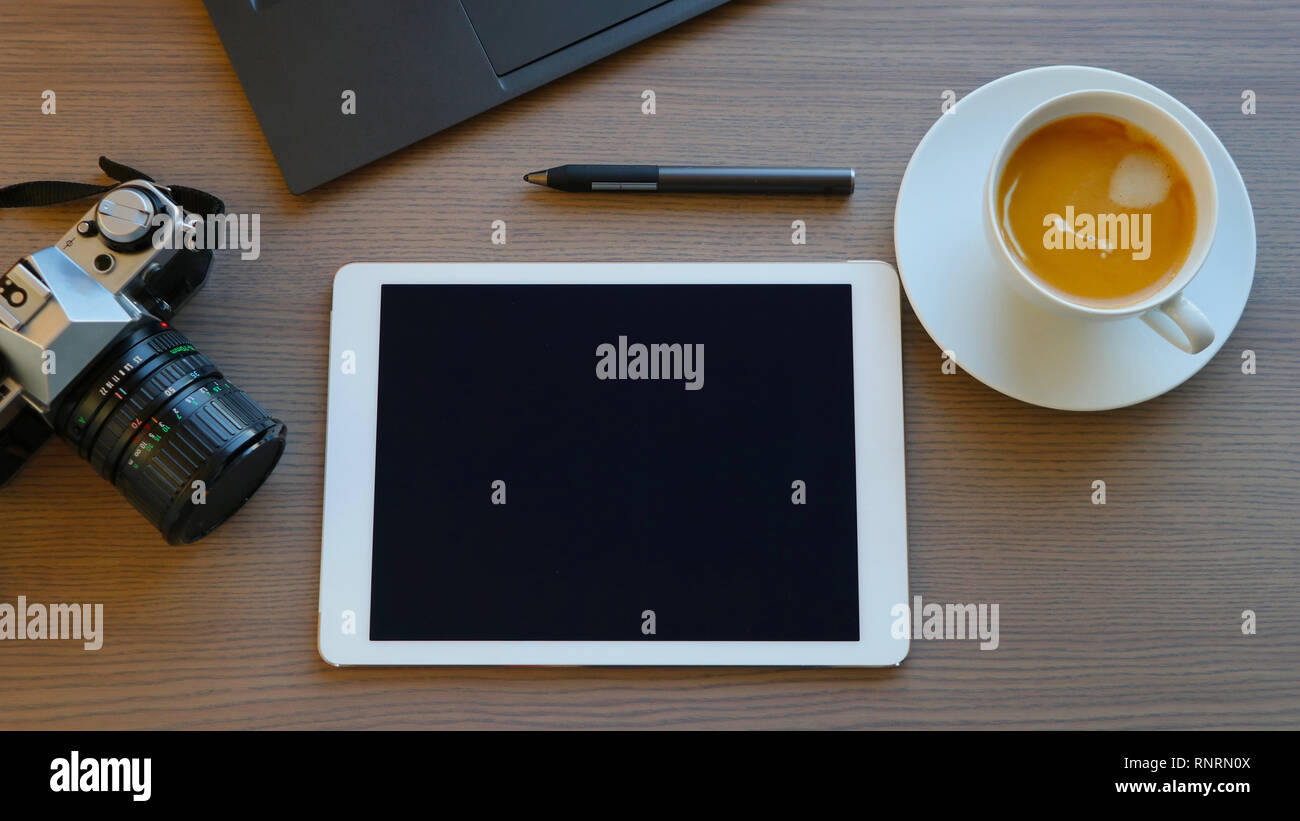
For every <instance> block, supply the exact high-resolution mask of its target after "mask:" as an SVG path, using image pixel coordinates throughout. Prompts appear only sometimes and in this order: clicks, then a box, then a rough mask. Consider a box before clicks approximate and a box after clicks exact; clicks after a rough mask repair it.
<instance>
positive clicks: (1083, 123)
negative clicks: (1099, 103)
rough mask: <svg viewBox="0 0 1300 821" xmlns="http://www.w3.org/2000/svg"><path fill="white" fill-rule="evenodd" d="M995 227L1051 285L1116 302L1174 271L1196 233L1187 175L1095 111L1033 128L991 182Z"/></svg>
mask: <svg viewBox="0 0 1300 821" xmlns="http://www.w3.org/2000/svg"><path fill="white" fill-rule="evenodd" d="M997 193H998V203H999V207H1000V213H999V219H998V223H999V224H998V228H999V230H1000V231H1001V232H1002V235H1003V237H1004V238H1005V239H1006V240H1007V244H1008V246H1010V247H1011V248H1012V250H1013V253H1015V255H1016V256H1018V257H1019V258H1020V259H1021V261H1022V262H1023V263H1024V264H1025V267H1027V268H1028V269H1029V270H1030V271H1031V272H1032V273H1033V274H1034V276H1035V277H1037V278H1038V279H1039V280H1040V281H1041V282H1042V283H1043V284H1044V285H1045V286H1047V288H1048V289H1049V290H1050V291H1053V292H1055V293H1057V294H1058V295H1060V296H1061V297H1063V298H1064V299H1067V300H1069V301H1072V302H1076V303H1080V304H1084V305H1090V306H1095V307H1103V308H1106V307H1121V306H1124V305H1128V304H1132V303H1135V302H1140V301H1141V300H1143V299H1146V298H1147V297H1148V296H1151V295H1154V294H1156V293H1158V292H1159V291H1160V290H1161V289H1162V288H1164V287H1165V285H1167V284H1168V283H1169V282H1170V281H1171V280H1172V279H1173V278H1174V276H1176V275H1177V273H1178V271H1179V270H1180V269H1181V268H1182V265H1183V263H1184V262H1185V261H1186V259H1187V255H1188V253H1189V252H1190V250H1191V245H1192V239H1193V237H1194V236H1195V233H1196V201H1195V197H1194V196H1193V194H1192V188H1191V183H1190V182H1189V181H1188V179H1187V175H1186V173H1185V172H1184V171H1183V169H1182V167H1181V166H1180V165H1179V164H1178V162H1177V160H1175V159H1174V157H1173V155H1172V153H1170V151H1169V150H1168V149H1167V148H1166V147H1165V146H1164V145H1163V144H1161V143H1160V142H1159V141H1158V140H1157V139H1156V138H1155V137H1153V136H1152V135H1150V134H1148V133H1147V132H1146V131H1144V130H1142V129H1140V128H1138V127H1137V126H1135V125H1133V124H1132V123H1128V122H1125V121H1123V120H1120V119H1118V118H1115V117H1109V116H1105V115H1100V114H1082V115H1075V116H1070V117H1063V118H1061V119H1059V120H1054V121H1052V122H1049V123H1047V124H1046V125H1044V126H1042V127H1040V128H1039V129H1038V130H1036V131H1034V132H1033V133H1032V134H1030V135H1029V136H1028V137H1026V138H1025V139H1024V141H1023V142H1021V143H1020V145H1019V146H1017V147H1016V149H1015V150H1014V151H1013V152H1012V153H1011V156H1010V157H1009V158H1008V160H1007V163H1006V166H1005V168H1004V169H1003V171H1002V176H1001V178H1000V179H999V180H998V191H997Z"/></svg>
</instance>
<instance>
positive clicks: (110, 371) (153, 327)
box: [53, 319, 285, 544]
mask: <svg viewBox="0 0 1300 821" xmlns="http://www.w3.org/2000/svg"><path fill="white" fill-rule="evenodd" d="M53 421H54V426H55V430H56V431H58V433H59V435H61V436H62V437H63V438H64V439H66V440H67V441H68V442H69V443H71V444H72V446H73V447H75V448H76V449H77V452H78V453H79V454H80V455H81V456H82V458H84V459H86V460H87V461H89V462H90V464H91V466H92V467H93V468H95V470H96V471H98V472H99V474H100V475H101V476H103V477H104V478H105V479H107V480H109V481H110V482H112V483H113V484H114V485H116V486H117V488H118V490H120V491H122V494H123V495H124V496H126V498H127V499H128V500H129V501H130V502H131V504H133V505H135V507H136V509H137V510H139V511H140V512H141V513H143V514H144V515H145V517H146V518H148V519H149V521H151V522H153V524H154V526H155V527H157V528H158V529H159V530H160V531H162V534H163V536H165V537H166V539H167V541H168V542H170V543H171V544H189V543H191V542H195V541H198V540H199V539H201V538H203V537H204V536H206V535H208V534H209V533H211V532H212V531H213V530H215V529H216V528H217V527H218V526H219V525H220V524H221V523H222V522H224V521H226V519H228V518H230V517H231V516H232V515H233V514H234V513H235V511H237V510H239V508H240V507H242V506H243V504H244V503H245V502H246V501H248V499H249V497H251V496H252V495H253V493H254V492H255V491H256V490H257V489H258V488H259V487H260V486H261V485H262V482H264V481H266V477H267V476H269V475H270V473H271V471H272V470H273V469H274V468H275V465H276V463H277V462H278V461H279V460H280V455H281V454H282V453H283V452H284V445H285V426H284V424H283V423H282V422H280V421H279V420H278V419H274V418H272V417H271V416H269V415H267V413H266V412H265V411H264V410H262V409H261V408H260V407H259V406H258V405H257V403H256V402H254V401H253V400H252V399H250V398H249V397H248V395H247V394H245V393H244V392H243V391H242V390H240V389H239V388H237V387H235V386H234V385H232V384H231V383H230V382H229V381H227V380H226V379H225V377H224V376H222V374H221V371H220V370H219V369H218V368H217V366H216V365H214V364H213V363H212V360H210V359H208V358H207V357H206V356H204V355H203V354H201V353H199V351H198V349H197V348H195V347H194V345H193V343H191V342H190V341H189V340H188V339H186V338H185V336H184V335H183V334H181V333H180V332H178V331H176V330H175V329H172V328H169V327H167V326H166V325H164V324H163V323H161V322H158V321H157V320H155V319H148V320H146V321H143V322H141V323H140V324H138V325H136V326H134V327H133V328H131V329H130V330H128V331H126V332H125V333H123V334H122V335H121V336H120V337H118V339H117V340H116V341H115V342H114V343H113V344H112V345H110V346H109V347H108V349H107V350H106V351H105V352H104V354H103V355H102V356H100V358H99V359H98V360H97V361H96V362H95V363H94V364H93V365H91V366H90V367H89V368H87V369H86V372H85V374H83V375H82V376H81V377H80V378H79V379H78V380H77V381H76V382H75V383H74V384H73V385H72V386H71V387H69V388H68V390H67V391H65V392H64V394H63V398H62V399H60V401H59V403H58V405H57V406H56V407H55V409H54V413H53Z"/></svg>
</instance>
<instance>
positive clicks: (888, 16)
mask: <svg viewBox="0 0 1300 821" xmlns="http://www.w3.org/2000/svg"><path fill="white" fill-rule="evenodd" d="M1186 6H1187V8H1186V9H1183V10H1174V9H1171V8H1170V4H1163V3H1162V4H1145V3H1133V2H1129V0H1124V2H1112V1H1111V0H1103V1H1102V2H1091V3H1084V4H1058V3H1054V2H1053V3H1048V2H1040V3H1028V4H1027V3H974V2H971V3H964V2H951V1H950V0H949V1H944V2H924V3H904V4H898V3H892V2H891V3H884V2H879V3H877V2H871V3H867V2H863V3H855V2H851V0H817V1H816V2H810V1H809V0H799V2H794V0H784V1H778V0H771V2H745V1H744V0H736V2H733V3H731V4H730V5H728V6H724V7H723V8H721V9H719V10H717V11H716V12H713V13H710V14H708V15H705V16H704V17H701V18H699V19H696V20H694V21H691V22H689V23H686V24H684V25H682V26H681V27H679V28H677V29H675V30H673V31H670V32H668V33H666V34H664V35H661V36H659V37H657V38H654V39H652V40H650V41H647V42H645V43H642V44H640V45H638V46H636V47H633V48H630V49H628V50H626V51H624V52H621V53H619V54H617V55H615V56H613V57H611V58H609V59H607V60H605V61H603V62H602V63H600V64H598V65H596V66H593V67H591V68H589V69H587V70H584V71H580V72H578V73H576V74H574V75H572V76H570V77H567V78H565V79H563V80H560V81H558V82H555V83H553V84H551V85H549V86H546V87H545V88H543V89H541V90H539V91H537V92H535V93H533V94H531V95H529V96H526V97H524V98H522V99H519V100H516V101H514V102H511V103H508V104H506V105H504V106H501V107H500V108H499V109H496V110H494V111H492V112H489V113H487V114H486V115H484V116H481V117H478V118H477V119H474V120H472V121H470V122H468V123H465V124H462V125H460V126H458V127H456V128H453V129H451V130H450V131H447V132H445V133H443V134H441V135H439V136H436V137H434V138H432V139H428V140H425V141H424V142H422V143H420V144H418V145H417V146H415V147H413V148H410V149H408V150H405V151H402V152H400V153H398V154H397V155H395V156H391V157H388V158H387V159H384V160H382V161H380V162H377V163H375V164H373V165H370V166H368V167H366V168H364V169H362V170H361V171H358V172H356V173H353V174H351V175H349V176H347V177H345V178H343V179H341V180H339V181H336V182H334V183H332V184H329V185H326V186H325V187H323V188H320V189H317V190H316V191H313V192H311V193H310V194H308V195H306V196H302V197H295V196H292V195H290V194H289V193H288V191H287V189H286V188H285V185H284V183H283V182H282V180H281V178H280V176H279V173H278V171H277V170H276V167H275V165H274V163H273V162H272V158H271V153H270V151H269V150H268V148H267V145H266V143H265V141H264V140H263V138H262V135H261V132H260V130H259V129H258V126H257V123H256V121H255V120H254V118H253V115H252V112H251V110H250V108H249V106H248V103H247V101H246V100H245V98H244V96H243V94H242V93H241V91H240V87H239V83H238V81H237V80H236V78H235V74H234V72H233V71H232V69H231V67H230V64H229V62H228V61H227V59H226V56H225V53H224V52H223V51H222V49H221V45H220V43H219V42H218V40H217V36H216V34H215V32H214V31H213V28H212V26H211V24H210V23H209V21H208V19H207V16H206V14H205V13H204V11H203V8H202V6H201V4H199V3H197V2H193V3H183V4H168V7H167V10H166V12H161V11H160V10H159V9H158V6H157V5H156V4H154V3H150V2H146V0H131V2H125V3H118V4H114V5H113V6H112V8H106V7H103V6H99V7H94V8H87V7H85V6H84V5H79V4H74V3H64V2H41V3H21V4H20V3H6V4H5V5H4V6H3V8H2V9H0V123H2V124H3V125H2V126H0V184H2V183H9V182H16V181H20V180H27V179H36V178H59V179H68V178H72V179H86V180H96V179H99V177H98V175H97V172H96V168H95V159H96V157H97V156H98V155H99V154H100V153H104V154H107V155H109V156H111V157H113V158H115V159H118V160H121V161H123V162H127V163H129V164H132V165H136V166H138V167H140V168H143V169H145V170H147V171H149V172H150V173H152V174H154V175H155V176H157V177H158V178H159V179H162V180H164V181H173V182H184V183H188V184H192V185H196V186H198V187H201V188H206V189H209V190H212V191H214V192H217V193H219V194H220V196H222V197H223V198H224V199H225V200H226V202H227V203H228V205H229V207H230V208H231V209H232V210H235V211H241V212H255V213H259V214H261V218H262V256H261V258H260V259H259V260H257V261H255V262H242V261H240V260H239V259H238V257H237V256H235V255H229V254H227V255H226V256H224V257H220V258H219V259H218V263H217V268H216V269H215V270H214V275H213V278H212V280H211V281H210V283H209V285H208V286H207V288H206V290H205V291H204V292H203V293H202V294H201V295H200V296H199V298H198V299H196V300H195V302H194V303H193V304H192V305H191V306H190V307H189V308H188V309H187V310H186V312H185V313H184V314H183V315H182V316H181V317H180V320H179V322H178V325H179V327H180V328H181V329H182V330H184V331H185V332H187V333H188V334H189V335H190V336H191V337H192V338H193V339H195V340H196V341H197V342H198V343H199V344H200V345H201V346H202V347H203V349H204V351H205V352H206V353H208V354H210V355H211V356H212V357H213V359H215V360H216V361H217V362H219V363H221V364H222V365H223V366H225V368H226V369H227V372H228V373H229V374H232V375H233V377H234V379H235V381H236V382H237V383H239V384H240V385H241V386H243V387H245V388H247V389H248V390H249V391H250V392H251V393H252V395H253V396H255V397H257V398H258V400H259V401H261V402H263V403H264V404H265V405H266V406H267V407H268V408H270V409H272V410H273V411H274V412H276V413H277V414H278V415H280V416H281V417H282V418H284V419H285V420H286V421H287V422H288V424H289V427H290V430H291V440H290V449H289V452H288V455H287V456H286V457H285V459H284V461H283V462H282V464H281V466H280V468H279V469H278V471H277V472H276V473H275V474H274V475H273V477H272V478H271V480H270V482H269V484H268V485H267V486H266V487H265V488H264V489H263V490H262V491H261V492H260V493H259V494H258V495H257V496H256V497H255V498H254V500H253V501H252V502H251V503H250V504H249V506H248V507H247V508H246V509H245V511H244V512H242V513H241V514H240V515H239V516H238V517H237V518H235V519H234V520H233V521H232V522H230V523H229V524H227V525H226V526H225V527H224V528H223V529H222V530H220V531H219V532H218V533H217V534H216V535H214V536H213V537H211V538H210V539H208V540H207V541H205V542H203V543H202V545H201V546H198V547H194V548H186V549H175V548H169V547H167V546H166V545H165V544H163V543H162V542H161V540H160V539H159V538H158V536H157V535H156V534H155V532H154V531H153V530H152V529H151V528H150V527H149V525H148V524H146V523H145V521H144V520H143V519H141V518H140V517H139V516H138V515H137V514H136V513H135V511H134V510H132V509H131V508H130V506H129V505H128V504H127V503H126V502H125V501H124V500H123V499H122V498H121V497H120V496H119V495H118V493H117V491H116V490H114V489H113V488H112V487H110V486H109V485H108V484H107V483H105V482H103V481H102V480H100V479H98V478H96V477H95V475H94V474H93V473H92V472H91V470H90V469H89V468H88V467H87V466H86V465H85V464H84V463H82V462H81V461H80V460H78V459H77V458H76V457H75V456H74V455H73V454H72V453H71V452H70V450H69V449H68V448H67V447H66V446H65V445H64V444H62V443H61V442H58V441H52V442H50V443H49V444H47V445H46V446H45V448H44V449H43V450H42V452H41V453H40V454H39V457H38V458H37V459H36V460H35V461H34V463H33V464H32V465H31V466H30V467H29V469H28V470H26V471H25V472H24V473H23V474H22V475H21V476H20V478H19V479H18V480H17V481H16V482H15V483H14V484H13V485H11V486H9V487H7V488H5V489H4V490H3V491H0V602H10V603H13V602H14V601H16V598H17V596H19V595H25V596H27V597H28V598H29V600H33V601H36V600H39V601H46V602H83V601H87V602H102V603H103V604H104V608H105V622H106V628H105V632H106V638H105V643H104V647H103V649H102V650H100V651H98V652H86V651H83V650H82V649H81V648H80V646H79V645H78V644H76V643H74V642H44V643H41V642H30V641H23V642H19V641H6V642H2V643H0V694H3V695H2V696H0V728H233V727H269V728H311V727H353V728H360V727H374V728H469V727H475V728H520V727H523V728H528V727H536V728H543V727H546V728H555V727H605V728H687V727H695V728H704V727H713V728H716V727H732V728H790V727H805V728H806V727H812V728H831V727H853V728H870V727H909V728H963V727H965V728H974V727H1002V728H1022V727H1052V728H1071V727H1073V728H1079V727H1091V728H1134V727H1186V728H1206V727H1208V728H1226V727H1256V728H1266V727H1290V728H1296V727H1300V604H1297V589H1300V569H1298V568H1300V561H1298V559H1300V555H1298V549H1297V537H1298V534H1300V505H1297V496H1298V495H1300V494H1298V491H1300V456H1298V454H1300V433H1298V431H1300V378H1298V377H1297V373H1300V370H1298V369H1300V355H1298V354H1297V352H1298V351H1300V334H1298V333H1297V331H1298V330H1300V323H1297V321H1296V316H1297V308H1300V276H1297V273H1296V270H1297V263H1298V262H1300V252H1298V251H1300V232H1297V231H1296V222H1297V220H1300V207H1298V206H1297V203H1300V171H1298V170H1297V169H1298V166H1297V164H1296V157H1297V156H1300V144H1298V143H1300V141H1298V138H1297V133H1298V131H1297V129H1300V100H1298V96H1297V94H1296V92H1295V88H1294V75H1295V69H1296V66H1297V65H1300V48H1298V47H1297V42H1298V40H1297V37H1296V34H1297V32H1300V9H1298V8H1297V7H1295V6H1294V5H1292V6H1290V7H1289V8H1288V7H1285V6H1283V4H1280V3H1279V4H1276V5H1273V4H1267V3H1225V2H1221V0H1216V1H1215V2H1197V3H1188V4H1186ZM1052 63H1081V64H1093V65H1100V66H1104V67H1107V68H1112V69H1116V70H1119V71H1124V72H1127V73H1131V74H1134V75H1136V76H1139V77H1141V78H1143V79H1145V80H1148V81H1150V82H1152V83H1154V84H1156V85H1158V86H1160V87H1161V88H1164V89H1165V90H1167V91H1169V92H1170V93H1172V94H1174V95H1175V96H1177V97H1179V98H1180V99H1182V100H1183V101H1184V102H1186V103H1187V105H1189V106H1190V107H1191V108H1192V109H1193V110H1194V111H1196V112H1197V113H1198V114H1199V115H1200V116H1201V117H1202V118H1203V119H1204V120H1205V121H1206V122H1207V123H1209V125H1210V126H1211V127H1212V128H1213V129H1214V130H1215V131H1216V132H1217V133H1218V135H1219V137H1220V138H1221V139H1222V140H1223V142H1224V144H1225V145H1226V146H1227V147H1228V149H1229V151H1230V152H1231V153H1232V154H1233V156H1234V157H1235V158H1236V160H1237V163H1238V165H1239V166H1240V168H1241V171H1242V174H1243V176H1244V177H1245V180H1246V184H1247V186H1248V188H1249V190H1250V194H1251V199H1252V201H1253V203H1254V208H1255V219H1256V224H1257V226H1258V231H1259V263H1258V267H1257V270H1256V274H1255V284H1254V289H1253V292H1252V294H1251V299H1250V303H1249V304H1248V305H1247V306H1246V311H1245V316H1244V317H1243V318H1242V320H1241V324H1240V325H1239V326H1238V328H1237V330H1236V332H1235V333H1234V334H1233V335H1232V337H1231V338H1230V339H1229V340H1228V342H1227V344H1226V346H1225V347H1224V349H1223V350H1222V351H1221V352H1220V354H1219V355H1218V356H1217V357H1216V358H1215V359H1214V360H1213V361H1212V362H1210V363H1209V365H1208V366H1207V367H1206V368H1205V369H1204V371H1202V372H1201V373H1200V374H1199V375H1198V376H1196V377H1195V378H1193V379H1192V380H1190V381H1189V382H1188V383H1186V384H1184V385H1183V386H1182V387H1180V388H1178V389H1177V390H1174V391H1173V392H1172V393H1170V394H1168V395H1166V396H1163V397H1160V398H1158V399H1155V400H1153V401H1151V402H1147V403H1146V404H1143V405H1140V406H1138V407H1133V408H1128V409H1124V410H1118V411H1113V412H1107V413H1100V414H1093V415H1076V414H1070V413H1062V412H1056V411H1050V410H1044V409H1040V408H1036V407H1030V406H1028V405H1024V404H1021V403H1019V402H1016V401H1014V400H1011V399H1008V398H1006V397H1004V396H1001V395H1000V394H997V393H995V392H993V391H991V390H989V389H988V388H986V387H984V386H983V385H981V384H979V383H978V382H976V381H975V380H974V379H972V378H970V377H968V376H966V375H964V374H957V375H944V374H942V373H941V372H940V352H939V350H938V349H937V347H936V346H935V345H934V343H933V342H932V341H931V340H930V339H929V338H928V337H927V336H926V334H925V332H924V331H923V330H922V328H921V327H920V325H919V324H918V322H917V321H916V318H915V316H914V315H913V314H912V313H911V311H910V308H908V307H907V306H906V305H905V306H904V323H903V358H904V375H903V378H904V383H905V390H906V417H907V461H908V468H907V479H908V485H909V486H908V517H909V520H910V538H911V558H910V567H911V585H912V591H913V594H920V595H922V596H924V597H925V599H926V600H932V601H939V602H964V601H985V602H998V603H1000V608H1001V609H1000V616H1001V647H1000V648H999V649H998V650H996V651H993V652H981V651H980V650H979V649H978V647H977V646H976V644H975V643H973V642H957V641H951V642H947V641H932V642H924V641H918V642H914V644H913V648H912V653H911V656H910V657H909V658H908V660H907V661H906V662H905V663H904V664H903V666H902V667H901V668H898V669H889V670H874V671H861V670H817V669H794V670H782V669H752V668H746V669H735V670H729V669H685V670H678V669H482V670H463V669H416V670H397V669H375V670H336V669H332V668H330V667H328V666H326V665H325V664H324V663H323V662H322V661H321V660H320V659H319V657H318V656H317V654H316V626H317V625H316V621H317V615H316V597H317V573H318V568H319V537H320V515H321V480H322V469H323V448H324V429H325V380H326V345H327V330H328V321H329V320H328V318H329V300H330V284H331V278H332V276H333V273H334V271H335V270H336V269H337V268H338V267H339V266H340V265H342V264H343V263H346V262H350V261H353V260H394V261H396V260H530V259H543V260H665V261H668V260H702V261H703V260H734V259H752V260H843V259H851V258H879V259H886V260H890V261H891V262H892V261H893V259H894V251H893V242H892V220H893V213H894V199H895V196H896V194H897V191H898V184H899V179H900V177H901V175H902V172H903V169H904V167H905V166H906V163H907V160H908V158H909V156H910V155H911V152H912V149H913V147H914V146H915V145H916V143H917V142H918V141H919V140H920V139H921V137H922V135H924V134H925V132H926V130H927V129H928V128H929V127H930V125H931V123H932V122H933V121H934V120H935V118H936V117H937V116H939V107H940V103H941V99H940V95H941V93H942V92H943V90H944V89H953V90H955V91H956V92H957V94H958V95H965V94H967V93H969V92H970V91H972V90H974V89H975V88H977V87H978V86H980V85H982V84H983V83H986V82H988V81H990V80H992V79H994V78H996V77H999V76H1001V75H1003V74H1006V73H1009V72H1012V71H1016V70H1019V69H1022V68H1026V67H1030V66H1035V65H1044V64H1052ZM647 88H649V89H654V90H655V92H656V94H657V109H658V111H657V114H656V115H655V116H653V117H649V116H644V115H642V114H641V112H640V105H641V98H640V95H641V92H642V90H643V89H647ZM46 89H51V90H54V91H55V92H56V95H57V97H56V101H57V102H56V104H57V113H56V114H55V115H53V116H46V115H42V113H41V95H42V92H43V91H44V90H46ZM1243 89H1252V90H1254V91H1255V92H1256V94H1257V97H1258V111H1257V113H1256V114H1255V115H1254V116H1245V115H1243V113H1242V111H1241V93H1242V91H1243ZM362 104H364V101H362ZM657 158H663V159H664V160H676V161H691V162H696V163H717V164H725V163H752V164H762V163H767V164H774V163H779V162H802V161H816V162H818V163H821V164H825V165H854V166H856V167H857V169H858V173H859V190H858V192H857V194H856V195H855V196H854V197H852V199H849V200H839V199H824V200H821V199H816V200H812V199H810V200H800V201H799V202H797V203H793V202H790V201H788V200H784V199H779V198H778V199H764V198H761V197H755V198H729V199H724V198H717V197H708V196H703V197H685V196H682V197H667V196H663V197H656V198H655V199H654V201H653V202H651V201H650V200H649V199H641V198H639V197H630V196H629V197H578V196H573V197H564V196H558V195H557V196H552V195H548V194H547V192H543V191H540V190H537V189H533V188H530V187H528V186H525V185H523V184H521V183H520V180H519V175H520V173H521V172H523V171H526V170H532V169H535V168H541V167H545V166H548V165H552V164H559V163H563V162H567V161H573V160H577V161H588V162H602V161H603V162H617V161H626V160H642V159H645V160H650V159H657ZM85 207H86V205H85V204H84V203H81V204H76V205H67V206H61V207H53V208H46V209H40V210H30V211H8V212H0V257H3V258H5V259H9V260H14V259H17V258H18V257H19V256H21V255H22V254H25V253H29V252H31V251H35V250H36V249H38V248H41V247H43V246H46V245H49V244H51V243H52V242H53V241H54V240H55V239H56V238H57V237H58V235H59V234H61V233H62V232H63V231H64V230H66V228H67V227H68V226H69V224H70V223H71V221H72V220H73V219H75V218H76V217H77V216H78V215H79V214H80V213H81V211H82V209H84V208H85ZM495 219H504V220H506V221H507V223H508V226H509V228H508V232H509V233H508V238H509V244H508V245H507V246H505V247H497V246H493V245H491V244H490V242H489V226H490V223H491V222H492V221H493V220H495ZM792 219H804V220H806V221H807V224H808V244H807V245H806V246H802V247H798V246H792V245H791V243H790V241H789V230H790V229H789V225H790V222H791V220H792ZM1245 349H1250V350H1253V351H1255V353H1256V356H1257V362H1258V372H1257V373H1256V374H1254V375H1244V374H1243V373H1242V372H1241V368H1240V365H1241V359H1240V357H1241V352H1242V351H1243V350H1245ZM1094 479H1103V480H1105V481H1106V483H1107V485H1108V500H1107V504H1106V505H1105V506H1104V507H1102V506H1095V505H1093V504H1091V502H1090V496H1091V483H1092V481H1093V480H1094ZM1245 609H1252V610H1254V611H1255V612H1256V613H1257V618H1258V633H1257V634H1256V635H1253V636H1244V635H1243V634H1242V631H1241V613H1242V611H1243V610H1245Z"/></svg>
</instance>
